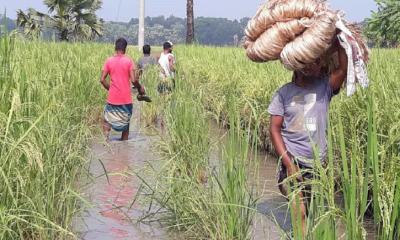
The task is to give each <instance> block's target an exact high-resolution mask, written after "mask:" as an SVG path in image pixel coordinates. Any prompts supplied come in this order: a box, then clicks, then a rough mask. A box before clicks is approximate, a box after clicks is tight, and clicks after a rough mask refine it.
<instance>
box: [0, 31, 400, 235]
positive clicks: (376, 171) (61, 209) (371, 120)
mask: <svg viewBox="0 0 400 240" xmlns="http://www.w3.org/2000/svg"><path fill="white" fill-rule="evenodd" d="M112 54H113V46H112V45H103V44H94V43H77V44H67V43H43V42H28V41H23V40H19V39H14V38H13V37H10V36H7V37H2V38H1V40H0V64H1V68H0V159H1V160H0V164H1V165H0V166H1V168H0V239H69V238H70V239H73V238H75V236H74V234H73V231H72V219H73V216H74V215H75V214H77V213H78V212H79V211H80V207H79V206H80V202H82V201H83V200H82V198H81V195H80V188H79V181H80V179H81V178H82V177H84V175H85V174H86V171H85V170H84V169H85V167H86V166H87V162H88V159H87V148H88V142H89V140H90V139H91V138H92V137H93V136H94V135H98V134H100V131H99V130H100V125H99V119H100V117H101V114H102V108H103V104H104V102H105V96H106V95H105V92H104V90H103V89H102V88H101V85H100V83H99V75H100V70H101V67H102V64H103V61H104V60H105V59H106V58H107V57H108V56H109V55H112ZM175 54H176V57H177V64H178V70H177V72H178V73H177V79H176V83H177V87H176V90H175V91H174V93H173V94H171V95H169V96H158V95H157V94H156V89H155V88H156V84H157V79H158V75H157V73H156V72H155V71H156V70H150V71H149V73H147V75H146V76H145V81H144V83H145V85H146V87H147V91H148V93H149V95H151V96H152V97H153V100H154V103H153V104H149V105H146V106H145V107H144V109H143V111H142V115H143V116H142V117H143V118H144V119H145V121H144V124H143V125H144V127H146V126H147V127H148V126H151V125H153V123H154V122H155V121H156V119H160V118H162V119H163V122H165V128H166V130H165V131H164V133H163V135H162V138H161V140H160V143H158V145H159V147H160V149H161V150H162V153H163V157H164V159H165V168H163V169H164V171H163V172H161V173H157V174H155V176H154V178H155V179H156V181H155V183H151V184H150V183H146V182H144V185H145V186H146V188H147V191H149V192H150V193H151V194H147V197H148V198H149V199H150V200H151V201H156V202H157V205H161V206H162V208H163V209H164V211H162V212H163V213H162V214H160V215H154V216H152V217H153V218H157V219H158V220H160V221H163V222H164V223H165V224H167V225H168V226H170V227H173V228H172V231H181V232H185V235H186V236H188V237H187V238H188V239H218V240H219V239H252V224H253V223H254V217H255V211H256V210H255V209H256V206H257V201H258V200H257V199H258V198H257V190H255V189H254V188H253V187H251V186H249V184H248V182H249V181H248V178H249V177H248V172H250V171H251V169H249V168H252V167H254V165H257V164H248V163H249V162H252V161H253V160H252V159H253V158H252V157H251V156H253V155H255V154H256V152H257V151H259V150H267V151H270V152H271V153H272V152H273V149H272V148H271V146H270V142H269V139H268V124H269V123H268V122H269V116H268V114H267V106H268V104H269V101H270V99H271V97H272V95H273V93H274V92H275V91H276V90H277V89H278V88H279V87H280V86H281V85H283V84H284V83H286V82H288V81H290V79H291V75H290V73H289V72H288V71H286V70H284V69H283V67H282V66H281V65H280V64H279V63H268V64H255V63H252V62H250V61H249V60H247V59H246V57H245V55H244V50H242V49H237V48H214V47H203V46H189V47H188V46H177V47H176V49H175ZM128 55H130V56H131V57H132V58H134V59H137V58H138V56H139V52H137V51H136V50H135V49H134V48H130V49H129V51H128ZM371 55H372V60H371V62H370V64H369V74H370V78H371V86H370V88H368V89H367V90H359V91H358V92H357V94H356V95H354V96H352V97H346V96H345V94H344V93H342V94H340V95H339V96H337V97H335V98H334V100H333V103H332V105H331V112H330V129H329V134H328V136H329V164H328V167H327V168H322V167H320V168H317V170H316V171H317V172H316V174H318V176H319V177H318V178H317V179H315V180H313V182H312V183H311V184H312V185H313V196H314V198H313V201H312V203H311V205H310V214H309V215H308V220H307V221H308V224H307V226H308V229H307V231H308V233H307V236H301V235H302V233H301V231H299V228H298V227H297V226H298V221H296V219H295V218H292V226H293V232H292V233H290V234H287V236H290V237H293V238H294V239H301V238H304V239H338V238H339V232H338V231H337V230H336V229H337V226H338V224H339V223H344V226H345V230H344V232H345V236H344V239H364V238H366V237H368V236H366V231H365V229H364V225H363V221H364V219H365V218H372V219H373V221H374V222H375V224H376V225H377V232H378V234H377V238H378V239H388V240H389V239H399V238H400V216H399V211H400V165H399V164H400V121H399V120H400V111H399V108H400V94H399V93H400V90H399V89H400V68H399V64H400V50H394V49H374V50H373V51H372V54H371ZM160 116H161V117H160ZM210 120H216V122H218V123H219V125H220V127H221V128H226V129H229V130H228V131H227V141H226V143H225V144H224V146H223V147H222V148H221V149H222V150H221V154H220V161H221V163H220V166H221V167H220V168H219V169H217V170H216V169H210V168H209V167H208V166H209V162H210V158H211V157H210V155H211V151H210V145H211V141H210V140H209V139H210V133H209V131H208V129H209V128H210V124H209V122H210ZM203 178H207V183H206V184H205V183H204V182H205V181H203V180H204V179H203ZM295 196H296V194H295V192H294V193H292V196H290V197H289V200H290V201H296V197H295ZM338 196H339V197H338ZM338 199H340V201H339V200H338ZM282 236H283V239H284V236H285V234H282Z"/></svg>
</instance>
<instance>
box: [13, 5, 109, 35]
mask: <svg viewBox="0 0 400 240" xmlns="http://www.w3.org/2000/svg"><path fill="white" fill-rule="evenodd" d="M44 3H45V4H46V6H47V7H48V9H49V15H47V14H45V13H41V12H38V11H36V10H35V9H32V8H30V9H28V12H27V13H25V12H23V11H22V10H18V11H17V23H18V26H20V27H22V28H23V29H24V33H25V35H27V36H28V37H29V38H38V37H39V36H40V35H41V33H42V31H43V28H50V29H54V30H56V31H57V33H58V36H59V39H60V40H61V41H69V40H91V39H94V38H95V37H96V36H101V35H102V31H103V20H102V19H98V18H97V16H96V11H97V10H99V9H100V8H101V5H102V1H101V0H45V1H44Z"/></svg>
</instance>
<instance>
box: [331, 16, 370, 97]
mask: <svg viewBox="0 0 400 240" xmlns="http://www.w3.org/2000/svg"><path fill="white" fill-rule="evenodd" d="M336 27H337V28H338V29H340V30H341V33H340V34H339V35H338V39H339V42H340V45H341V46H342V47H343V48H344V49H345V51H346V55H347V58H348V67H347V85H346V88H347V89H346V90H347V96H352V95H353V94H354V93H355V92H356V90H357V83H358V84H360V85H361V87H363V88H367V87H368V86H369V79H368V72H367V65H366V63H365V61H364V59H363V56H362V51H361V48H360V46H359V45H358V43H357V41H356V40H355V39H354V37H353V34H352V33H351V31H350V30H349V29H348V28H347V27H346V26H345V24H344V23H343V21H342V19H341V17H340V16H339V21H338V22H337V23H336Z"/></svg>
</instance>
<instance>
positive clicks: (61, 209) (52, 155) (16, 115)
mask: <svg viewBox="0 0 400 240" xmlns="http://www.w3.org/2000/svg"><path fill="white" fill-rule="evenodd" d="M112 51H113V49H112V47H109V46H106V45H98V44H65V43H41V42H25V41H23V40H19V39H14V38H13V37H11V36H3V37H1V39H0V64H1V67H0V102H1V103H0V123H1V124H0V132H1V134H0V136H1V137H0V159H1V161H0V164H1V165H0V166H1V167H0V192H1V194H0V239H67V238H74V235H73V233H72V231H71V221H72V217H73V215H74V214H75V213H76V212H78V211H79V205H78V204H77V200H78V199H79V197H78V196H79V182H78V179H79V177H80V176H81V175H82V174H83V173H84V171H82V169H84V168H85V166H86V154H87V152H86V150H87V148H86V146H87V145H86V143H87V141H88V139H89V138H90V136H91V135H92V134H91V133H92V131H93V128H92V127H91V126H95V127H96V128H97V126H98V125H97V122H98V116H99V114H100V113H101V108H102V105H103V103H104V99H105V94H104V92H103V91H102V90H101V87H100V84H99V82H98V76H99V71H100V69H101V65H102V63H103V61H104V60H105V58H106V57H107V56H108V55H110V54H112Z"/></svg>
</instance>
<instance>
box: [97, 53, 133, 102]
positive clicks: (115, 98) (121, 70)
mask: <svg viewBox="0 0 400 240" xmlns="http://www.w3.org/2000/svg"><path fill="white" fill-rule="evenodd" d="M134 68H135V63H134V62H133V61H132V59H130V58H129V57H127V56H125V55H115V56H113V57H110V58H108V59H107V61H106V63H105V64H104V67H103V71H104V72H106V73H108V74H110V79H111V83H110V90H109V91H108V98H107V102H108V103H109V104H113V105H124V104H131V103H132V90H131V81H130V77H129V76H130V71H132V70H133V69H134Z"/></svg>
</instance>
